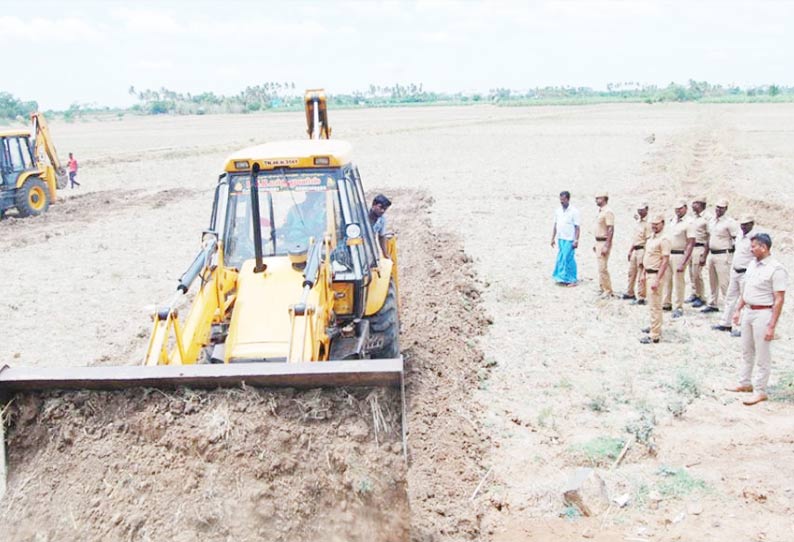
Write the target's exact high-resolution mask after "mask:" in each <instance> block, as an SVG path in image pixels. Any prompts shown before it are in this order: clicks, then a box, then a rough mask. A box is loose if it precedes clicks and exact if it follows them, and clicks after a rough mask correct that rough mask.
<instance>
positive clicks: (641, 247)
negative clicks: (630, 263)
mask: <svg viewBox="0 0 794 542" xmlns="http://www.w3.org/2000/svg"><path fill="white" fill-rule="evenodd" d="M632 248H633V249H634V250H643V249H644V248H645V245H634V246H633V247H632Z"/></svg>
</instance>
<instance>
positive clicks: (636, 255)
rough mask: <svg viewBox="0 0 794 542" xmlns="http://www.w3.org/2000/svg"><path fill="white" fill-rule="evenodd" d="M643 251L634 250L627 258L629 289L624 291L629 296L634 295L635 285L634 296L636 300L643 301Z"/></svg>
mask: <svg viewBox="0 0 794 542" xmlns="http://www.w3.org/2000/svg"><path fill="white" fill-rule="evenodd" d="M644 256H645V250H643V249H640V250H635V251H634V252H632V253H631V258H629V287H628V289H627V291H626V293H627V294H629V295H635V289H634V286H635V283H636V286H637V289H636V296H637V298H638V299H645V293H646V292H645V271H644V270H643V269H642V258H643V257H644Z"/></svg>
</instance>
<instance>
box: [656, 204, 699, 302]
mask: <svg viewBox="0 0 794 542" xmlns="http://www.w3.org/2000/svg"><path fill="white" fill-rule="evenodd" d="M686 210H687V205H686V201H684V200H678V203H676V206H675V218H673V221H672V223H671V224H670V226H669V227H668V230H669V231H668V232H667V237H668V239H670V267H671V269H670V273H669V274H668V275H667V279H666V280H665V294H664V307H663V308H665V309H667V307H672V308H673V309H674V310H673V318H681V317H682V316H683V315H684V288H685V287H686V282H685V280H684V278H685V276H686V270H687V265H688V264H689V259H690V258H691V256H692V249H693V248H694V246H695V231H694V229H693V228H692V224H691V222H690V221H689V220H688V219H687V217H686ZM674 293H675V295H673V294H674Z"/></svg>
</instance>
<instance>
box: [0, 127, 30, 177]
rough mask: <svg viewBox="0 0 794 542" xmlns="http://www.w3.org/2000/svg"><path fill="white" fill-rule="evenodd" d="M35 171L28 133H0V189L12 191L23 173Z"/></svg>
mask: <svg viewBox="0 0 794 542" xmlns="http://www.w3.org/2000/svg"><path fill="white" fill-rule="evenodd" d="M32 169H36V161H35V159H34V155H33V148H32V147H31V144H30V134H29V133H28V132H24V131H20V132H3V133H0V187H2V189H13V188H16V186H17V179H18V178H19V176H20V175H21V174H22V173H23V172H25V171H30V170H32Z"/></svg>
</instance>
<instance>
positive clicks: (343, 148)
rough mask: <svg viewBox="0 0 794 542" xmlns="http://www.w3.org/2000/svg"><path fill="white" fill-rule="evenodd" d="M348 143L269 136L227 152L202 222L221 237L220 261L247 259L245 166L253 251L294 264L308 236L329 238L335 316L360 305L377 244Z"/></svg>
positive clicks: (239, 263)
mask: <svg viewBox="0 0 794 542" xmlns="http://www.w3.org/2000/svg"><path fill="white" fill-rule="evenodd" d="M349 152H350V145H348V144H347V143H344V142H340V141H329V140H309V141H293V142H285V143H270V144H265V145H260V146H258V147H253V148H250V149H244V150H242V151H240V152H238V153H236V154H235V155H233V156H232V157H230V159H229V161H228V163H227V168H226V173H225V174H224V176H222V178H221V180H220V182H219V184H218V187H217V192H216V201H215V205H214V208H213V217H212V222H211V225H210V228H211V229H212V230H213V231H215V232H217V234H218V236H219V239H220V240H222V241H223V262H224V266H225V267H228V268H233V269H236V270H240V269H242V267H243V265H244V263H245V262H247V261H250V260H252V259H253V258H254V254H255V247H254V238H255V235H254V233H255V232H254V227H253V224H254V218H253V215H254V213H253V209H252V200H251V179H252V175H251V169H252V167H253V165H254V163H257V164H259V165H260V168H261V169H260V171H259V173H258V176H257V187H258V192H259V200H258V201H259V213H260V217H259V225H260V232H261V233H260V237H261V251H262V256H263V258H264V261H265V263H267V262H268V260H269V259H270V260H272V259H290V260H291V261H292V263H293V264H294V267H295V268H296V270H300V269H301V267H300V264H301V262H302V261H305V259H306V257H307V253H308V251H309V247H310V245H311V244H312V243H322V242H323V239H324V238H326V237H328V238H330V247H331V254H330V255H323V258H325V257H326V256H328V257H330V259H331V269H332V271H333V278H332V280H333V282H334V284H335V289H337V288H338V289H344V288H345V285H349V286H350V288H349V292H350V294H351V295H350V296H340V299H345V300H346V303H339V304H338V305H339V306H338V307H337V311H336V312H337V313H338V315H339V316H340V317H343V318H344V317H345V316H346V317H348V318H355V317H359V318H360V317H361V316H363V315H364V314H365V312H366V302H367V300H366V287H367V286H368V285H369V284H370V281H371V279H372V273H373V270H375V269H377V268H378V267H379V263H380V261H381V260H382V254H381V249H380V245H379V244H378V242H377V239H376V237H375V234H374V231H373V229H372V225H371V223H370V221H369V218H368V215H367V213H366V212H365V209H368V207H367V205H366V200H365V195H364V190H363V187H362V183H361V178H360V176H359V173H358V169H357V168H356V166H355V165H354V164H353V163H352V162H350V161H349V156H348V155H349Z"/></svg>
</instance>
